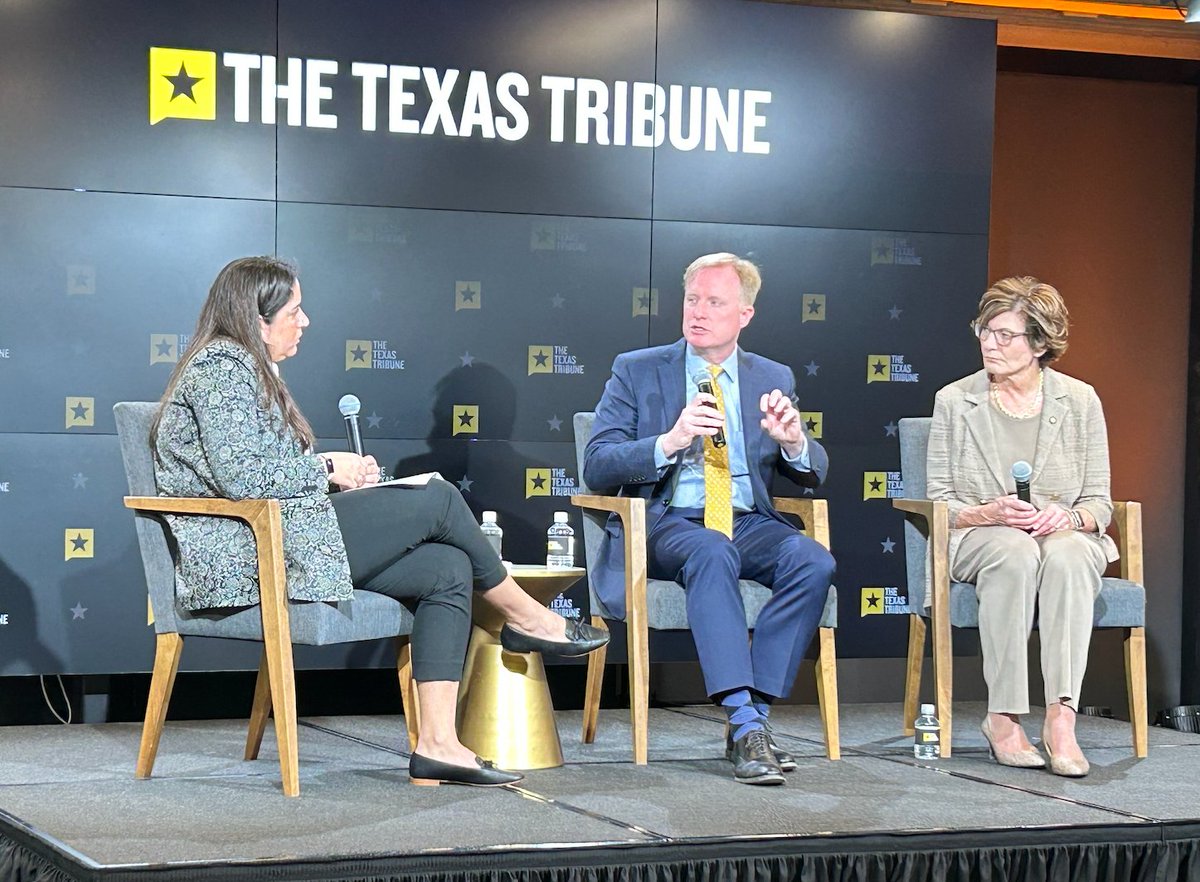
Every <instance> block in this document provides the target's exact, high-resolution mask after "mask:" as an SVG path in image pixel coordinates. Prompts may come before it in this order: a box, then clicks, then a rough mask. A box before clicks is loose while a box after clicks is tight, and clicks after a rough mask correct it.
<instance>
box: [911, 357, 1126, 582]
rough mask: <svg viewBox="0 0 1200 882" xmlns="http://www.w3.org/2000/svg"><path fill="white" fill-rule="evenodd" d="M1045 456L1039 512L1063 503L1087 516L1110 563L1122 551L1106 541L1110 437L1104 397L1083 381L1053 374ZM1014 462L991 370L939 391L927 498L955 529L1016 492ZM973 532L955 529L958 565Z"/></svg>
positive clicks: (1045, 408)
mask: <svg viewBox="0 0 1200 882" xmlns="http://www.w3.org/2000/svg"><path fill="white" fill-rule="evenodd" d="M1044 374H1045V375H1044V378H1043V384H1042V396H1043V398H1042V413H1041V416H1040V417H1039V419H1040V421H1041V425H1040V426H1039V427H1038V440H1037V450H1036V451H1035V453H1034V458H1033V476H1032V477H1031V478H1030V481H1029V485H1030V500H1031V501H1032V502H1033V504H1034V505H1036V506H1037V507H1038V508H1044V507H1045V506H1047V505H1049V504H1050V503H1051V502H1057V503H1058V504H1059V505H1061V506H1063V507H1064V508H1080V509H1086V510H1087V511H1088V512H1089V513H1090V514H1091V515H1092V517H1093V518H1095V519H1096V523H1097V525H1099V528H1100V534H1099V535H1096V534H1092V536H1093V538H1094V539H1095V541H1096V542H1098V543H1100V544H1101V546H1102V547H1103V551H1104V555H1105V557H1106V558H1107V559H1108V560H1110V561H1112V560H1116V559H1117V546H1116V543H1114V542H1113V541H1112V538H1111V537H1109V536H1107V535H1105V534H1104V530H1105V529H1106V528H1107V527H1108V523H1109V521H1110V520H1112V512H1113V506H1112V495H1111V491H1110V489H1109V486H1110V484H1109V466H1108V430H1107V427H1106V425H1105V422H1104V411H1103V409H1102V408H1101V407H1100V398H1099V396H1097V395H1096V390H1095V389H1093V388H1092V387H1091V386H1089V385H1088V384H1087V383H1084V382H1083V381H1081V380H1076V379H1075V378H1074V377H1068V376H1067V375H1066V374H1060V373H1059V372H1058V371H1056V370H1053V369H1051V368H1045V371H1044ZM1011 468H1012V463H1003V462H1001V461H1000V453H999V450H998V449H997V447H996V439H995V436H994V435H993V433H992V421H991V419H990V418H989V415H988V377H987V371H983V370H981V371H977V372H976V373H974V374H971V375H970V376H969V377H963V378H962V379H961V380H957V381H955V382H953V383H951V384H950V385H948V386H944V387H943V388H942V389H941V390H939V391H938V393H937V397H936V398H935V399H934V405H933V420H932V422H931V423H930V426H929V453H928V458H927V462H926V469H927V484H926V489H927V495H928V496H929V498H930V499H933V500H944V501H945V502H948V503H949V504H950V526H951V527H952V528H953V527H954V522H955V520H956V519H957V518H958V513H959V512H960V511H962V510H963V509H964V508H966V507H968V506H972V505H981V504H983V503H986V502H990V501H991V500H993V499H995V498H996V497H997V496H1003V495H1005V494H1008V493H1014V492H1016V488H1015V484H1014V482H1013V479H1012V473H1011ZM971 529H973V528H972V527H966V528H960V529H951V530H950V560H951V561H953V560H954V554H955V552H956V551H957V550H958V546H959V544H960V543H961V542H962V539H963V537H964V536H965V535H966V534H967V532H968V531H969V530H971Z"/></svg>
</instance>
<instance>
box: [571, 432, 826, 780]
mask: <svg viewBox="0 0 1200 882" xmlns="http://www.w3.org/2000/svg"><path fill="white" fill-rule="evenodd" d="M595 418H596V415H595V414H594V413H592V412H586V413H577V414H575V455H576V459H577V461H578V465H579V495H577V496H574V497H572V499H571V501H572V502H573V503H574V504H575V505H578V506H579V507H580V508H581V509H582V510H583V539H584V552H585V555H586V557H585V564H586V567H587V571H588V582H589V591H590V592H591V607H592V624H593V625H595V626H596V627H598V628H605V629H606V630H607V627H608V626H607V625H606V624H605V622H604V619H605V616H604V615H600V614H599V612H598V611H603V610H604V605H603V604H602V603H601V602H600V600H599V599H598V598H597V597H596V592H595V588H594V587H592V585H594V583H595V580H594V578H593V576H592V568H593V566H594V565H595V561H596V558H597V555H598V553H599V551H600V541H601V538H602V536H603V534H604V523H605V521H606V520H607V519H608V514H609V513H610V512H615V513H616V514H617V515H618V516H620V518H621V522H622V524H623V526H624V530H625V561H626V569H625V607H626V610H627V614H626V618H625V627H626V636H627V639H626V645H627V647H628V649H627V653H628V662H629V664H628V667H629V714H630V719H631V722H632V728H633V758H634V762H636V763H638V764H639V765H644V764H645V763H646V761H647V742H648V728H649V708H650V657H649V656H650V648H649V643H650V638H649V631H648V629H650V628H653V629H655V630H659V631H672V630H674V631H686V630H689V628H688V619H687V604H686V602H685V600H684V593H683V588H682V587H681V586H680V585H679V584H678V583H676V582H670V581H665V580H662V579H648V578H647V577H646V501H645V500H644V499H637V498H632V497H627V496H597V495H593V494H592V493H591V491H590V490H589V489H588V487H587V485H586V484H585V483H584V480H583V452H584V449H585V448H586V447H587V442H588V440H589V439H590V438H591V437H592V425H593V423H594V422H595ZM775 506H776V508H778V509H779V511H782V512H787V513H790V514H795V515H798V516H799V517H800V519H801V521H802V522H803V524H804V532H805V533H806V534H807V535H809V536H811V537H812V538H813V539H815V540H817V541H818V542H820V543H821V544H822V545H824V546H825V547H826V548H828V547H829V510H828V504H827V503H826V501H825V500H824V499H793V498H777V499H775ZM740 587H741V591H742V599H743V601H744V602H745V607H746V627H747V628H753V627H754V623H755V622H756V621H757V620H758V614H759V612H760V611H761V610H762V608H763V605H764V604H765V603H766V602H767V600H768V599H769V598H770V596H771V592H770V590H769V589H768V588H766V587H764V586H763V585H760V584H759V583H758V582H752V581H749V580H743V581H742V582H741V583H740ZM836 627H837V589H836V588H834V587H833V586H830V588H829V595H828V597H826V600H825V610H824V612H823V613H822V615H821V623H820V628H819V630H818V634H819V638H818V640H819V644H820V646H819V655H818V658H817V669H816V675H817V696H818V700H819V701H820V704H821V722H822V724H823V726H824V730H825V754H826V756H828V757H829V759H831V760H836V759H841V756H842V750H841V741H840V736H839V732H838V697H837V657H836V655H835V653H834V629H835V628H836ZM604 659H605V650H604V649H600V650H597V651H596V652H593V653H592V654H591V655H590V656H588V673H587V689H586V693H585V697H584V709H583V741H584V743H585V744H591V743H592V741H594V740H595V737H596V727H597V725H598V723H599V717H600V686H601V684H602V683H603V680H604Z"/></svg>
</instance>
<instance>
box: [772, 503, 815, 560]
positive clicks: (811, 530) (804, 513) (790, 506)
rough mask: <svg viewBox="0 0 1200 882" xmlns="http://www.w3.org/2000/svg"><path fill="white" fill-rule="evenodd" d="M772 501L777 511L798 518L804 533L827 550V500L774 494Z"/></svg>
mask: <svg viewBox="0 0 1200 882" xmlns="http://www.w3.org/2000/svg"><path fill="white" fill-rule="evenodd" d="M772 502H773V503H774V505H775V509H776V510H777V511H781V512H784V513H785V514H794V515H796V516H797V517H798V518H800V520H801V521H803V522H804V534H805V535H806V536H808V537H809V538H810V539H815V540H816V541H817V542H820V543H821V545H823V546H824V547H825V550H826V551H828V550H829V500H827V499H809V498H805V497H803V496H776V497H775V498H774V499H773V500H772Z"/></svg>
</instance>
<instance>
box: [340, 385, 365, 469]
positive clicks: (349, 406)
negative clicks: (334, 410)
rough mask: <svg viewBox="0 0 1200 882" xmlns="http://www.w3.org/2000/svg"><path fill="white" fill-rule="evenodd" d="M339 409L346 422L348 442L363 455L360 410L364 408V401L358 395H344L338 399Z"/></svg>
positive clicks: (356, 451) (351, 447) (353, 449)
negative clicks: (359, 426) (359, 424)
mask: <svg viewBox="0 0 1200 882" xmlns="http://www.w3.org/2000/svg"><path fill="white" fill-rule="evenodd" d="M338 410H339V411H341V413H342V420H343V421H345V423H346V443H347V444H348V445H349V446H350V449H351V450H352V451H354V452H355V453H357V454H358V455H359V456H362V455H363V443H362V433H361V432H360V431H359V429H358V412H359V411H360V410H362V402H361V401H359V400H358V396H357V395H343V396H342V397H341V399H340V400H339V401H338Z"/></svg>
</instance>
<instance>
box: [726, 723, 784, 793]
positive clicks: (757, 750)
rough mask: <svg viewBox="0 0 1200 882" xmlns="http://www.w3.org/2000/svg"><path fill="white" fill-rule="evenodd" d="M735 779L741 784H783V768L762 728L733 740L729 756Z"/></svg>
mask: <svg viewBox="0 0 1200 882" xmlns="http://www.w3.org/2000/svg"><path fill="white" fill-rule="evenodd" d="M729 759H730V761H731V762H732V763H733V780H735V781H737V782H738V783H739V784H782V783H783V781H784V779H783V770H782V769H781V768H779V763H777V762H776V761H775V755H774V754H773V753H771V742H770V741H768V740H767V733H766V732H765V731H764V730H762V729H752V730H750V731H749V732H747V733H746V734H745V735H743V736H742V737H741V738H738V739H736V740H735V741H734V742H733V751H732V752H731V754H730V756H729Z"/></svg>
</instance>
